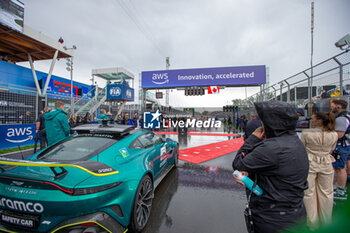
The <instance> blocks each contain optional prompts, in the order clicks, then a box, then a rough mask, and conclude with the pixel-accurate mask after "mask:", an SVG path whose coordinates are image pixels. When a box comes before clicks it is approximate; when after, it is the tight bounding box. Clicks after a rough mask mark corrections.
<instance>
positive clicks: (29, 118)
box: [24, 111, 34, 124]
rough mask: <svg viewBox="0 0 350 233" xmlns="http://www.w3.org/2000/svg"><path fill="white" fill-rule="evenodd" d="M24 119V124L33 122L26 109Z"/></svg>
mask: <svg viewBox="0 0 350 233" xmlns="http://www.w3.org/2000/svg"><path fill="white" fill-rule="evenodd" d="M24 121H25V124H31V123H33V122H34V119H33V116H32V114H31V113H30V111H26V115H25V118H24Z"/></svg>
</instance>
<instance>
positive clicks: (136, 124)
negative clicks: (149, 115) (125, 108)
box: [132, 112, 138, 128]
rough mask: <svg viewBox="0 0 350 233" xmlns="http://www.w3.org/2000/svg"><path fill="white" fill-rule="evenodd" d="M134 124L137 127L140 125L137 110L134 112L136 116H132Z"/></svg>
mask: <svg viewBox="0 0 350 233" xmlns="http://www.w3.org/2000/svg"><path fill="white" fill-rule="evenodd" d="M132 124H133V125H134V126H135V128H137V127H138V115H137V112H135V113H134V117H133V118H132Z"/></svg>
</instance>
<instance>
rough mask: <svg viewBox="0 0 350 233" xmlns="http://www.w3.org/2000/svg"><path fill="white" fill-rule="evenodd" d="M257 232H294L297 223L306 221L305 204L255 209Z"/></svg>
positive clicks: (254, 218)
mask: <svg viewBox="0 0 350 233" xmlns="http://www.w3.org/2000/svg"><path fill="white" fill-rule="evenodd" d="M254 212H255V213H254ZM253 222H254V230H255V233H279V232H284V233H288V232H293V231H292V230H291V228H292V227H294V225H295V224H304V223H305V222H306V210H305V207H304V205H302V206H301V207H299V208H274V209H266V210H261V211H260V210H258V211H253Z"/></svg>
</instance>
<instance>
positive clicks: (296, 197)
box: [232, 101, 309, 233]
mask: <svg viewBox="0 0 350 233" xmlns="http://www.w3.org/2000/svg"><path fill="white" fill-rule="evenodd" d="M254 104H255V108H256V110H257V113H258V115H259V118H260V119H261V121H262V125H263V126H262V127H260V128H258V129H256V130H255V131H254V133H253V134H252V135H251V136H249V138H248V139H247V140H246V141H245V142H244V144H243V146H242V147H241V149H240V150H239V151H238V153H237V155H236V157H235V159H234V161H233V163H232V167H233V169H234V170H240V171H247V172H248V173H249V177H250V178H251V179H253V180H257V185H259V186H260V187H261V188H262V189H263V194H262V195H261V196H256V195H252V196H251V198H250V204H249V206H250V208H251V212H252V219H253V225H254V228H255V232H259V233H261V232H266V233H275V232H280V231H282V230H284V229H287V228H288V227H290V226H291V225H293V224H294V223H296V222H298V221H299V220H300V221H302V220H305V217H306V212H305V207H304V204H303V197H304V190H306V189H307V175H308V167H309V161H308V158H307V153H306V150H305V147H304V145H303V144H302V142H301V141H300V139H299V138H298V136H297V135H296V133H295V127H296V123H297V120H298V115H297V113H296V111H295V107H293V106H292V105H290V104H287V103H284V102H279V101H268V102H259V103H254ZM264 138H266V139H265V140H263V139H264Z"/></svg>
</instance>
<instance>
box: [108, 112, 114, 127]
mask: <svg viewBox="0 0 350 233" xmlns="http://www.w3.org/2000/svg"><path fill="white" fill-rule="evenodd" d="M106 115H107V116H108V118H109V123H110V124H114V120H113V116H112V113H111V112H107V113H106Z"/></svg>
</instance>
